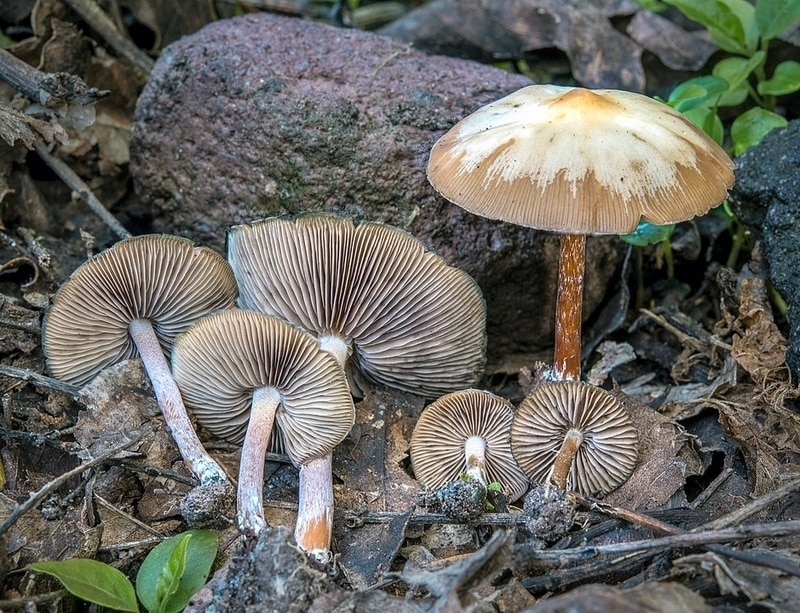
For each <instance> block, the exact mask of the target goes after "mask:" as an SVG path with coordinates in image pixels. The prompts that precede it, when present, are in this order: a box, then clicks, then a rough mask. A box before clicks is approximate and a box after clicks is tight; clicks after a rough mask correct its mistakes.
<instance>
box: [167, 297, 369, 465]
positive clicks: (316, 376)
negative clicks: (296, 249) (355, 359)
mask: <svg viewBox="0 0 800 613" xmlns="http://www.w3.org/2000/svg"><path fill="white" fill-rule="evenodd" d="M172 370H173V373H174V375H175V380H176V381H177V382H178V387H179V388H180V390H181V394H182V395H183V398H184V402H185V403H186V406H187V407H189V408H190V409H191V410H192V412H193V414H194V415H195V417H196V419H197V421H198V423H199V424H201V425H202V426H204V427H205V428H207V429H208V430H209V431H211V432H212V433H213V434H215V435H217V436H219V437H221V438H223V439H226V440H228V441H231V442H234V443H240V442H242V440H244V436H245V433H246V431H247V422H248V419H249V415H250V407H251V402H252V398H253V392H254V391H255V390H256V389H259V388H273V389H274V390H275V391H277V392H278V394H279V395H280V398H281V402H280V406H279V407H278V410H277V414H276V416H275V423H276V425H277V427H278V429H279V430H280V435H281V437H282V441H283V444H284V445H285V446H286V451H287V453H288V454H289V457H290V458H291V459H292V462H294V463H295V464H296V465H300V464H304V463H305V462H308V461H310V460H312V459H314V458H317V457H320V456H322V455H324V454H326V453H328V452H329V451H330V450H331V449H333V448H334V447H335V446H336V445H337V444H338V443H339V442H340V441H341V440H342V439H344V437H345V436H347V433H348V432H349V431H350V428H351V427H352V425H353V421H354V420H355V409H354V406H353V398H352V396H351V395H350V389H349V387H348V385H347V379H346V378H345V376H344V373H343V372H342V369H341V368H340V367H339V365H338V363H337V362H336V360H335V359H334V358H333V357H331V356H330V355H329V354H328V353H326V352H324V351H322V350H320V348H319V342H318V341H317V339H315V338H314V337H313V336H311V335H310V334H308V333H306V332H304V331H303V330H300V329H298V328H296V327H295V326H292V325H290V324H288V323H286V322H285V321H282V320H280V319H277V318H275V317H270V316H268V315H263V314H261V313H255V312H252V311H242V310H239V309H233V310H229V311H221V312H219V313H215V314H213V315H209V316H208V317H206V318H204V319H201V320H200V321H199V322H197V323H196V324H195V325H194V326H192V327H191V328H189V329H188V330H187V331H186V332H184V333H183V334H181V335H180V336H179V337H178V338H177V339H176V341H175V344H174V346H173V348H172Z"/></svg>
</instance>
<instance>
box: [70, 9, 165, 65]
mask: <svg viewBox="0 0 800 613" xmlns="http://www.w3.org/2000/svg"><path fill="white" fill-rule="evenodd" d="M64 1H65V2H66V3H67V4H68V5H69V6H70V7H71V8H72V10H74V11H75V12H76V13H78V15H80V16H81V17H82V18H83V19H84V20H85V21H86V23H88V24H89V27H91V28H92V30H94V31H95V32H97V33H98V34H99V35H100V36H101V37H102V38H103V40H105V41H106V42H107V43H108V44H109V45H110V46H111V48H112V49H114V51H116V52H117V53H118V54H119V56H120V57H122V58H124V59H125V60H127V61H128V62H130V63H131V64H133V65H134V66H136V67H138V68H140V69H141V70H142V71H144V73H145V74H149V73H150V71H151V70H153V66H154V65H155V62H154V61H153V59H152V58H151V57H150V56H149V55H147V54H146V53H145V52H144V51H142V50H141V49H139V47H137V46H136V45H134V44H133V42H131V40H130V39H128V38H126V37H124V36H123V35H122V34H120V32H119V30H118V29H117V26H116V25H115V24H114V22H113V21H111V18H110V17H109V16H108V15H106V14H105V13H104V12H103V11H102V10H101V9H100V7H99V6H98V5H97V3H96V2H95V1H94V0H64Z"/></svg>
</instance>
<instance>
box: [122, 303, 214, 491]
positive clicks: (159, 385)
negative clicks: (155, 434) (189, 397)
mask: <svg viewBox="0 0 800 613" xmlns="http://www.w3.org/2000/svg"><path fill="white" fill-rule="evenodd" d="M128 329H129V332H130V335H131V339H132V340H133V343H134V344H135V345H136V348H137V349H138V351H139V357H140V358H141V360H142V363H143V364H144V368H145V370H146V371H147V375H148V376H149V377H150V383H151V384H152V385H153V391H154V392H155V395H156V400H158V406H159V408H160V409H161V414H162V415H163V416H164V421H165V422H166V424H167V428H169V431H170V433H171V434H172V438H173V439H174V440H175V443H176V444H177V445H178V451H179V452H180V454H181V457H182V458H183V461H184V462H186V466H187V467H188V468H189V470H190V471H191V472H192V474H193V475H194V476H195V477H197V479H198V480H199V481H200V485H201V486H207V485H212V484H214V483H226V482H227V481H228V476H227V475H226V474H225V471H224V470H222V467H221V466H220V465H219V464H217V463H216V462H215V461H214V459H213V458H212V457H211V456H210V455H208V452H207V451H206V450H205V448H204V447H203V443H201V442H200V439H199V438H198V437H197V432H195V429H194V426H193V425H192V422H191V420H190V419H189V414H188V412H187V411H186V407H185V406H184V404H183V398H181V393H180V391H179V390H178V384H177V383H175V379H174V378H173V377H172V371H171V370H170V368H169V364H167V359H166V358H165V357H164V352H163V351H162V350H161V345H160V344H159V342H158V338H157V337H156V333H155V330H153V324H152V323H151V322H150V320H149V319H134V320H133V321H131V323H130V326H129V328H128Z"/></svg>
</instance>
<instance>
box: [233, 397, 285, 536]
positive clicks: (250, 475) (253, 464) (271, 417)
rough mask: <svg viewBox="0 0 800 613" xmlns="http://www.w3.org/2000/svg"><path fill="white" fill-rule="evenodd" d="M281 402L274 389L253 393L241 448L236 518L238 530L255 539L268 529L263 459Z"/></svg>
mask: <svg viewBox="0 0 800 613" xmlns="http://www.w3.org/2000/svg"><path fill="white" fill-rule="evenodd" d="M280 402H281V395H280V393H279V392H278V391H277V390H276V389H275V388H273V387H260V388H258V389H256V390H255V391H254V392H253V400H252V406H251V409H250V418H249V420H248V422H247V432H246V433H245V435H244V443H243V444H242V456H241V459H240V460H239V485H238V488H237V490H236V509H237V517H238V520H239V529H240V530H241V531H242V532H245V533H247V534H252V535H254V536H255V535H258V533H259V532H261V531H262V530H263V529H264V528H266V527H267V521H266V520H265V519H264V458H265V456H266V454H267V447H268V446H269V439H270V436H271V435H272V426H273V424H274V423H275V412H276V411H277V410H278V405H279V404H280Z"/></svg>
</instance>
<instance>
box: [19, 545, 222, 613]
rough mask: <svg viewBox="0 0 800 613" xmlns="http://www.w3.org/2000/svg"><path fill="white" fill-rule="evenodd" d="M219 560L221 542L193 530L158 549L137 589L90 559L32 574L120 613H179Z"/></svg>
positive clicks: (38, 565)
mask: <svg viewBox="0 0 800 613" xmlns="http://www.w3.org/2000/svg"><path fill="white" fill-rule="evenodd" d="M216 556H217V537H216V535H215V534H214V533H213V532H211V531H209V530H189V531H188V532H183V533H181V534H177V535H175V536H173V537H172V538H170V539H167V540H166V541H164V542H163V543H159V544H158V545H156V546H155V547H154V548H153V549H152V550H151V551H150V553H149V554H147V557H146V558H145V560H144V562H143V563H142V566H141V567H140V568H139V572H138V574H137V575H136V588H135V589H134V587H133V584H132V583H131V581H130V579H128V578H127V577H126V576H125V575H124V574H123V573H121V572H120V571H119V570H117V569H116V568H114V567H112V566H109V565H108V564H105V563H104V562H98V561H97V560H90V559H84V558H73V559H72V560H56V561H48V562H35V563H33V564H31V570H32V571H34V572H37V573H43V574H46V575H51V576H53V577H55V578H56V579H58V580H59V581H61V583H62V584H63V586H64V587H65V588H66V589H67V591H69V592H70V593H71V594H73V595H74V596H77V597H78V598H80V599H81V600H85V601H87V602H91V603H93V604H96V605H99V606H102V607H106V608H109V609H114V610H116V611H133V612H137V611H139V606H138V604H137V601H136V597H137V595H138V597H139V602H141V604H142V606H143V607H144V608H145V609H146V610H147V611H148V612H149V613H178V612H179V611H182V610H183V609H184V608H185V607H186V605H187V604H188V603H189V599H190V598H191V597H192V594H194V593H195V592H196V591H197V590H199V589H200V588H201V587H202V586H203V584H204V583H205V582H206V579H207V578H208V573H209V571H210V570H211V565H212V564H213V563H214V558H215V557H216Z"/></svg>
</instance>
